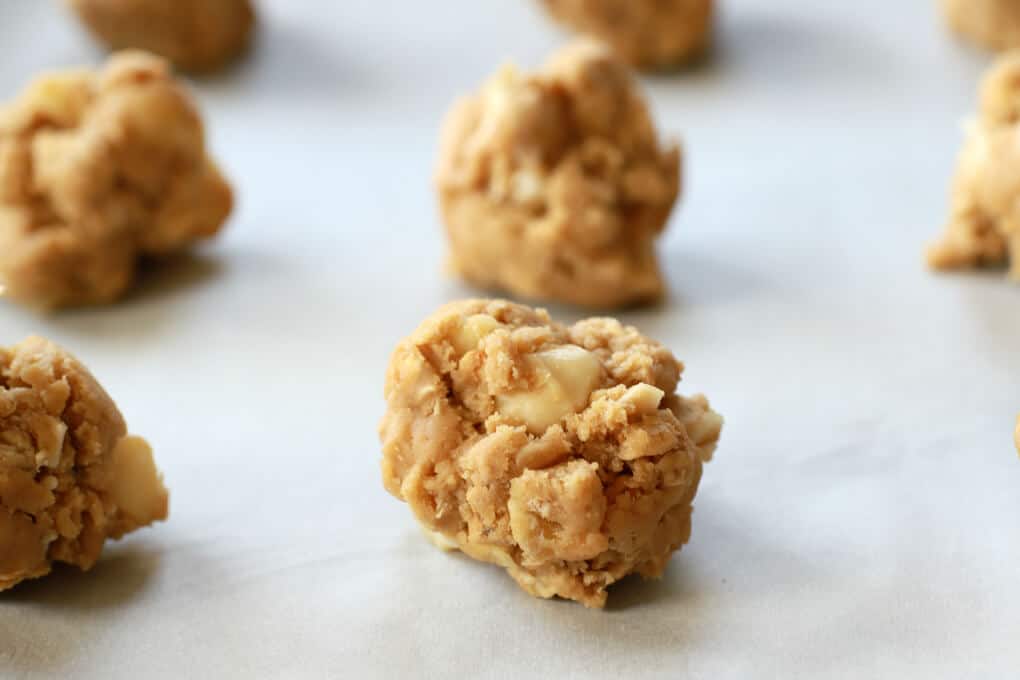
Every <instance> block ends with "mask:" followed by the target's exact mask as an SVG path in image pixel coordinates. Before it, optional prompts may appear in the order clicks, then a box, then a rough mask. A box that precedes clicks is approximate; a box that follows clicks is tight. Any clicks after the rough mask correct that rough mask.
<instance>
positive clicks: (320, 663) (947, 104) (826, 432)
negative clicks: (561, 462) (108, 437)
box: [0, 0, 1020, 679]
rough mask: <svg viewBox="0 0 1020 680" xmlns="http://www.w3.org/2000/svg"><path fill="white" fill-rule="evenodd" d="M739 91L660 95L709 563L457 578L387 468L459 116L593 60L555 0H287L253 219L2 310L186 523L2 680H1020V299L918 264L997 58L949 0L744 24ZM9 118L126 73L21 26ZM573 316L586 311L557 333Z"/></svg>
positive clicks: (43, 598) (16, 629)
mask: <svg viewBox="0 0 1020 680" xmlns="http://www.w3.org/2000/svg"><path fill="white" fill-rule="evenodd" d="M721 4H722V5H723V6H724V14H723V17H722V19H721V22H720V36H719V37H720V48H719V50H718V52H717V54H716V55H715V56H714V58H713V59H711V60H710V61H709V62H708V63H707V64H705V65H703V66H702V67H700V68H697V69H695V70H693V71H689V72H686V73H681V74H674V75H665V76H656V77H651V78H645V79H644V83H645V85H646V87H647V91H648V95H649V97H650V99H651V101H652V102H653V105H654V108H655V113H656V117H657V121H658V123H659V126H660V129H661V131H662V132H663V134H664V135H669V136H676V137H682V138H683V140H684V144H685V147H686V152H687V156H686V164H687V171H688V175H687V186H686V191H685V195H684V197H683V200H682V203H681V206H680V209H679V210H678V211H677V213H676V214H675V215H674V218H673V220H672V222H671V226H670V229H669V231H668V233H667V234H666V236H665V237H664V239H663V241H662V244H661V254H662V261H663V264H664V266H665V268H666V271H667V274H668V277H669V280H670V288H671V295H670V299H669V301H668V303H667V304H665V305H662V306H660V307H656V308H650V309H643V310H632V311H628V312H626V313H623V314H621V318H623V319H624V320H625V321H627V322H630V323H634V324H637V325H638V326H639V327H640V328H641V329H642V330H644V331H645V332H646V333H648V334H650V335H652V336H653V337H657V338H659V339H661V340H662V341H664V342H665V343H666V344H668V345H669V346H670V347H671V348H673V349H674V351H675V352H676V353H677V355H678V356H679V357H680V358H681V359H683V360H684V362H685V363H686V364H687V367H688V368H687V373H686V376H685V381H684V383H683V384H682V386H681V389H682V390H684V391H687V392H695V391H704V392H705V393H707V394H708V395H709V396H710V398H711V399H712V401H713V404H714V405H715V407H716V408H717V409H718V410H719V411H720V412H721V413H722V414H723V415H724V416H725V417H726V426H725V429H724V431H723V437H722V441H721V444H720V447H719V450H718V453H717V456H716V459H715V461H713V462H712V463H711V464H710V465H709V466H708V467H707V468H706V474H705V478H704V481H703V483H702V486H701V490H700V492H699V494H698V498H697V502H696V512H695V522H694V535H693V539H692V541H691V543H690V544H689V545H688V546H687V547H686V548H685V549H684V550H683V551H682V552H681V553H680V554H679V555H678V556H677V557H675V558H674V560H673V562H672V564H671V566H670V568H669V570H668V572H667V574H666V576H665V578H664V579H663V580H662V581H661V582H653V583H643V582H641V581H640V580H634V581H630V580H628V581H626V582H624V583H622V584H619V585H618V586H616V587H614V588H613V589H612V591H611V594H610V599H609V606H608V608H607V609H606V611H603V612H598V611H589V610H585V609H584V608H583V607H580V606H578V605H575V604H571V603H567V602H562V601H542V600H537V599H533V598H530V597H528V596H527V595H525V594H524V593H523V592H521V591H519V590H518V589H517V587H516V586H515V585H514V584H513V582H512V581H511V580H510V579H509V578H508V577H506V576H505V575H504V574H503V573H502V572H501V571H500V570H498V569H496V568H494V567H491V566H486V565H481V564H477V563H474V562H471V561H470V560H468V559H465V558H462V557H458V556H456V555H448V554H443V553H441V552H440V551H437V550H435V549H434V548H433V547H431V546H430V545H429V544H428V543H427V542H426V541H425V540H423V538H422V537H421V536H420V535H419V533H418V531H417V529H416V528H415V525H414V522H413V520H412V518H411V514H410V512H409V511H408V509H407V508H406V507H405V506H404V505H403V504H401V503H399V502H397V501H396V500H395V499H393V498H391V497H390V496H388V495H387V494H386V493H385V492H384V491H383V489H382V486H381V484H380V481H379V470H378V460H379V446H378V443H377V440H376V435H375V426H376V423H377V421H378V418H379V417H380V416H381V414H382V410H383V401H382V395H381V392H382V379H383V373H384V369H385V364H386V361H387V359H388V354H389V351H390V349H391V348H392V347H393V345H394V344H395V343H396V342H397V340H398V339H399V338H400V337H402V336H403V335H406V334H407V333H409V332H410V331H411V330H412V329H413V328H414V326H415V325H416V324H417V323H418V322H419V320H420V319H421V318H423V317H424V316H425V315H427V314H428V313H430V312H431V311H432V310H433V309H434V308H435V307H437V306H438V305H439V304H441V303H442V302H444V301H446V300H449V299H454V298H457V297H462V296H467V295H470V294H471V292H472V291H470V289H468V288H466V287H464V286H462V285H460V284H458V283H457V282H454V281H450V280H447V279H444V278H443V277H442V276H441V275H440V273H439V269H440V262H441V259H442V256H443V250H444V245H443V241H442V238H441V237H440V230H439V225H438V222H437V219H436V211H435V206H434V200H433V196H432V193H431V189H430V175H431V169H432V163H433V158H434V152H435V146H436V131H437V127H438V124H439V121H440V118H441V116H442V114H443V112H444V111H445V109H446V107H447V106H448V105H449V103H450V101H451V100H452V98H453V97H455V96H456V95H457V94H459V93H462V92H465V91H469V90H471V89H472V88H474V87H476V86H477V84H478V83H479V82H480V81H481V80H482V78H484V77H485V76H486V75H487V74H488V73H489V72H491V71H492V70H493V69H494V68H495V67H496V66H497V65H498V64H499V63H500V62H502V61H504V60H505V59H508V58H513V59H514V60H516V61H518V62H520V63H522V64H524V65H528V66H532V65H535V64H537V63H539V62H540V61H541V60H542V59H544V57H545V56H546V55H547V54H548V53H549V52H550V51H551V50H553V49H554V48H555V47H556V46H557V45H559V44H561V43H562V41H563V39H564V36H563V34H562V33H560V32H559V31H558V30H557V29H556V28H555V27H554V26H552V25H551V24H549V23H548V22H547V21H546V20H545V19H544V17H543V16H542V15H541V14H540V12H539V11H538V10H537V9H536V7H535V6H534V5H533V3H530V2H510V1H507V0H504V1H489V2H472V1H470V0H442V1H441V2H434V3H416V2H397V1H396V0H387V1H379V2H371V3H369V2H327V1H325V0H323V1H314V0H263V2H262V3H261V5H262V11H263V23H262V27H261V33H260V35H259V37H258V45H257V49H256V51H255V53H254V54H253V55H252V58H251V59H250V60H249V61H247V62H246V63H244V64H242V65H240V66H239V67H237V68H236V69H234V70H232V71H230V72H229V73H227V74H224V75H222V76H219V77H216V78H212V79H205V80H200V81H197V82H195V83H194V88H195V92H196V94H197V96H198V97H199V99H200V101H201V105H202V108H203V110H204V111H205V113H206V116H207V121H208V124H209V128H210V139H211V144H212V147H213V150H214V153H215V155H216V156H217V157H218V158H219V159H220V160H221V162H222V164H223V166H224V168H225V170H226V171H227V173H228V174H229V176H230V177H231V178H232V179H233V181H234V183H235V185H236V187H237V189H238V194H239V198H240V205H239V209H238V210H237V212H236V214H235V217H234V218H233V221H232V223H231V225H230V226H229V228H228V230H227V231H226V233H225V234H224V236H223V237H222V238H221V239H219V240H218V241H217V242H216V243H214V244H212V245H210V246H209V247H206V248H203V249H200V250H199V251H198V252H197V253H196V254H195V255H194V256H192V257H189V258H184V259H183V260H181V261H179V262H177V263H175V264H173V265H172V266H169V267H166V268H164V269H162V270H160V271H159V272H156V273H153V274H151V275H150V276H149V277H148V278H147V279H146V280H145V282H144V283H143V285H142V287H141V289H140V290H139V291H138V292H137V294H135V295H133V296H132V297H131V298H130V299H129V300H127V301H126V302H124V303H123V304H120V305H117V306H115V307H111V308H108V309H97V310H84V311H72V312H68V313H62V314H59V315H56V316H52V317H39V316H35V315H32V314H29V313H27V312H23V311H21V310H18V309H16V308H13V307H11V306H8V305H3V306H0V330H2V337H0V342H3V343H5V344H6V343H10V342H14V341H17V340H19V339H21V338H22V337H23V336H25V335H27V334H28V333H32V332H35V333H42V334H45V335H47V336H49V337H51V338H53V339H55V340H57V341H58V342H61V343H63V344H64V345H66V346H67V347H68V348H70V349H71V350H73V351H74V352H75V353H77V354H78V355H79V356H80V357H81V358H82V359H83V360H84V361H86V362H87V363H88V364H89V365H90V366H91V367H92V369H93V370H94V372H95V373H96V375H97V376H98V377H99V378H100V380H101V381H102V382H103V383H104V385H105V386H106V387H107V388H108V390H109V391H110V393H111V394H112V395H113V396H114V397H115V399H116V400H117V401H118V403H119V405H120V406H121V408H122V410H123V411H124V413H125V415H126V417H127V419H128V422H129V424H130V426H131V428H132V430H133V431H134V432H136V433H138V434H142V435H144V436H146V437H147V438H149V439H150V440H151V441H152V443H153V445H154V447H155V449H156V454H157V458H158V462H159V464H160V466H161V467H162V469H163V470H164V472H165V475H166V480H167V483H168V485H169V487H170V489H171V494H172V496H171V518H170V521H169V522H167V523H166V524H163V525H159V526H157V527H156V528H154V529H150V530H145V531H142V532H139V533H137V534H134V535H132V536H131V537H129V538H128V539H127V540H124V541H121V542H119V543H114V544H111V545H109V547H108V548H107V551H106V553H105V556H104V558H103V560H102V562H101V563H100V564H99V565H98V566H97V567H96V568H95V569H94V570H93V571H92V572H91V573H89V574H80V573H77V572H75V571H74V570H59V571H58V573H56V574H54V575H53V576H51V577H49V578H46V579H43V580H40V581H37V582H33V583H26V584H23V585H21V586H19V587H18V588H17V589H16V590H14V591H12V592H10V593H7V594H4V595H3V596H2V597H0V676H2V677H5V678H6V677H12V678H51V677H75V678H138V677H146V678H149V677H152V678H181V677H191V678H252V677H259V678H323V677H350V678H371V677H413V676H420V677H561V678H569V677H585V678H592V677H634V676H640V677H689V678H700V677H705V678H713V679H719V678H747V677H782V678H801V677H802V678H815V677H822V676H824V677H833V678H860V677H882V678H886V677H887V678H903V677H918V678H959V677H989V678H1004V677H1015V676H1016V674H1017V672H1018V669H1020V646H1018V645H1017V641H1018V640H1020V578H1018V577H1017V574H1018V565H1020V460H1018V459H1017V456H1016V452H1015V451H1014V450H1013V449H1012V445H1011V429H1012V424H1013V422H1014V418H1015V416H1016V414H1017V412H1018V411H1020V389H1018V376H1020V353H1018V352H1017V348H1018V342H1020V315H1018V313H1017V312H1018V310H1020V287H1017V286H1015V285H1011V284H1008V283H1006V282H1005V281H1004V280H1002V279H1001V276H1000V274H1001V273H981V274H963V275H953V276H934V275H931V274H930V273H928V272H926V271H925V270H924V269H923V268H922V266H921V248H922V246H923V244H924V243H925V242H926V241H927V240H929V239H931V238H933V237H934V236H935V235H936V234H937V232H938V231H939V229H940V228H941V224H942V221H943V219H944V217H945V214H946V203H947V201H946V188H947V185H948V182H949V179H950V176H951V173H952V169H953V164H954V159H955V155H956V152H957V150H958V148H959V144H960V141H961V135H960V131H959V122H960V120H961V118H962V117H964V116H965V115H966V114H968V112H970V111H971V110H972V109H973V108H974V105H975V95H974V89H975V86H976V81H977V78H978V77H979V75H980V73H981V72H982V70H983V68H984V66H985V65H986V64H987V63H988V58H987V56H986V55H982V54H980V53H978V52H976V51H973V50H969V49H967V48H965V47H961V46H960V45H958V44H956V43H955V42H954V41H953V40H952V39H951V38H950V37H949V36H947V34H946V33H945V31H944V30H943V27H942V26H941V24H940V23H939V20H938V17H937V13H936V7H935V4H936V3H934V2H927V1H922V0H909V1H903V2H887V1H885V0H862V1H861V2H854V3H820V2H815V1H814V0H730V1H729V2H722V3H721ZM0 50H2V52H0V55H2V58H0V95H2V97H3V98H4V99H6V98H9V97H10V96H12V94H13V93H14V92H15V91H16V90H18V89H19V88H20V87H21V86H22V85H23V84H24V83H25V82H26V81H27V80H28V79H29V78H30V77H31V75H32V74H34V73H35V72H37V71H39V70H41V69H46V68H52V67H59V66H63V65H68V64H80V63H85V64H93V63H97V62H98V61H99V60H100V59H101V55H100V53H99V52H98V51H97V50H96V49H95V48H94V46H93V45H92V44H91V43H90V42H89V41H88V39H87V38H86V37H85V36H84V35H83V34H82V32H81V31H80V30H79V29H78V27H77V26H75V24H74V23H73V21H71V20H70V19H69V17H68V16H66V15H65V14H64V12H63V11H62V10H61V8H60V5H59V3H55V2H53V3H51V2H34V1H32V0H3V2H2V3H0ZM551 311H553V313H554V314H556V315H559V316H561V317H562V318H564V319H566V320H572V319H575V318H578V317H579V312H578V311H577V310H573V309H569V308H557V307H553V308H552V309H551Z"/></svg>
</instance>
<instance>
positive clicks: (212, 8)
mask: <svg viewBox="0 0 1020 680" xmlns="http://www.w3.org/2000/svg"><path fill="white" fill-rule="evenodd" d="M68 1H69V3H70V5H71V7H72V8H73V9H74V11H75V12H76V13H77V14H78V16H79V17H80V18H81V20H82V22H83V23H84V24H85V25H86V26H87V27H88V28H89V30H90V31H91V32H92V33H93V35H95V36H96V38H98V39H99V40H100V41H102V42H103V43H104V44H106V45H107V47H109V48H110V49H111V50H122V49H131V48H135V49H143V50H147V51H149V52H153V53H155V54H158V55H160V56H162V57H165V58H167V59H169V60H170V61H172V62H173V63H174V64H175V65H176V66H177V67H179V68H181V69H184V70H186V71H194V72H207V71H213V70H216V69H219V68H221V67H223V66H224V65H226V64H227V63H228V62H230V61H232V60H233V59H234V58H236V57H237V56H238V55H240V54H241V53H242V52H243V51H244V50H245V49H246V48H247V47H248V43H249V42H250V40H251V36H252V32H253V29H254V27H255V10H254V8H253V6H252V3H251V0H68Z"/></svg>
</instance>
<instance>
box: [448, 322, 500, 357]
mask: <svg viewBox="0 0 1020 680" xmlns="http://www.w3.org/2000/svg"><path fill="white" fill-rule="evenodd" d="M501 325H502V324H500V323H499V322H498V321H496V320H495V319H494V318H492V317H491V316H489V315H488V314H474V315H472V316H469V317H468V318H466V319H464V323H463V324H462V325H461V327H460V329H459V330H458V331H457V334H456V335H455V336H454V338H453V345H454V348H455V349H456V350H457V352H458V353H460V354H462V355H463V354H467V353H468V352H470V351H472V350H475V349H477V348H478V343H479V342H481V341H482V338H484V337H485V336H486V335H488V334H489V333H491V332H492V331H494V330H496V329H497V328H499V327H500V326H501Z"/></svg>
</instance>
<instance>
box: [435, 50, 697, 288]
mask: <svg viewBox="0 0 1020 680" xmlns="http://www.w3.org/2000/svg"><path fill="white" fill-rule="evenodd" d="M436 184H437V189H438V194H439V204H440V210H441V213H442V217H443V221H444V223H445V225H446V231H447V235H448V236H449V241H450V264H451V266H452V268H453V269H454V270H455V271H456V272H457V273H458V274H460V275H461V276H463V277H464V278H465V279H467V280H468V281H470V282H471V283H473V284H475V285H477V286H479V287H481V288H485V289H492V290H501V291H508V292H510V293H512V294H514V295H517V296H520V297H523V298H527V299H534V300H555V301H560V302H567V303H572V304H578V305H583V306H588V307H598V308H611V307H619V306H622V305H626V304H631V303H637V302H645V301H650V300H655V299H658V298H659V297H661V296H662V294H663V290H664V285H663V281H662V276H661V274H660V272H659V265H658V261H657V258H656V255H655V240H656V238H657V237H658V235H659V234H660V232H661V231H662V230H663V229H664V228H665V226H666V222H667V220H668V218H669V215H670V212H671V211H672V209H673V204H674V202H675V201H676V198H677V196H678V194H679V190H680V151H679V149H678V148H677V147H676V146H674V145H666V146H664V147H662V146H660V145H659V142H658V139H657V135H656V131H655V127H654V125H653V124H652V119H651V116H650V114H649V111H648V106H647V105H646V104H645V101H644V99H643V98H642V97H641V94H640V92H639V90H638V86H637V84H636V83H635V81H634V80H633V78H632V77H631V75H630V72H629V70H628V68H627V67H626V66H625V65H624V64H623V63H622V62H620V61H619V60H618V59H617V58H615V57H614V56H613V55H612V53H611V52H609V51H608V50H607V49H605V48H604V47H602V46H600V45H597V44H595V43H593V42H591V41H579V42H577V43H575V44H573V45H570V46H568V47H566V48H565V49H563V50H561V51H560V52H558V53H557V54H555V55H554V56H553V57H552V58H551V59H550V60H549V62H548V63H547V64H546V65H545V66H544V67H543V68H541V69H540V70H539V71H538V72H536V73H534V74H526V73H522V72H520V71H518V70H517V69H515V68H513V67H510V66H508V67H505V68H503V69H502V70H501V71H499V72H498V73H497V74H496V75H494V76H493V77H492V78H491V79H490V80H489V81H488V82H487V83H486V84H485V85H484V86H483V87H482V89H481V91H480V92H478V93H477V94H474V95H472V96H469V97H466V98H464V99H462V100H461V101H459V102H458V103H457V104H456V105H455V106H454V108H453V110H452V111H451V112H450V113H449V114H448V116H447V119H446V122H445V126H444V131H443V137H442V141H441V144H440V156H439V163H438V169H437V173H436Z"/></svg>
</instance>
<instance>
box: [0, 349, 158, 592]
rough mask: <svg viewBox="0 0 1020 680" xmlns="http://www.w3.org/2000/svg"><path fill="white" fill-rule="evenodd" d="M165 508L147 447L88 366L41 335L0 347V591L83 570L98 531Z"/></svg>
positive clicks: (146, 519) (93, 556) (95, 552)
mask: <svg viewBox="0 0 1020 680" xmlns="http://www.w3.org/2000/svg"><path fill="white" fill-rule="evenodd" d="M166 516H167V492H166V489H165V488H163V482H162V480H161V478H160V475H159V472H158V471H157V470H156V467H155V464H154V463H153V460H152V450H151V449H150V448H149V445H148V444H146V443H145V440H144V439H140V438H139V437H132V436H128V435H127V431H126V428H125V425H124V419H123V417H121V414H120V411H118V410H117V407H116V406H115V405H114V403H113V402H112V401H111V400H110V397H109V396H107V394H106V392H104V391H103V388H102V387H100V386H99V384H98V383H97V382H96V381H95V379H94V378H93V377H92V375H91V374H89V372H88V370H87V369H86V368H85V367H84V366H82V365H81V364H80V363H78V361H77V360H76V359H75V358H74V357H72V356H71V355H70V354H68V353H67V352H65V351H64V350H62V349H61V348H59V347H57V346H56V345H54V344H53V343H51V342H49V341H47V340H44V339H42V338H29V339H28V340H25V341H24V342H22V343H21V344H19V345H15V346H14V347H10V348H4V347H0V590H5V589H7V588H10V587H11V586H14V585H16V584H17V583H19V582H21V581H23V580H25V579H29V578H36V577H38V576H43V575H44V574H47V573H49V571H50V568H51V567H52V565H53V563H54V562H66V563H68V564H74V565H77V566H78V567H80V568H81V569H86V570H87V569H90V568H91V567H92V565H94V564H95V563H96V560H98V559H99V553H100V552H101V551H102V549H103V542H104V541H105V540H106V539H107V538H120V537H121V536H123V535H124V534H126V533H128V532H130V531H134V530H135V529H137V528H139V527H143V526H146V525H148V524H151V523H152V522H154V521H156V520H162V519H166Z"/></svg>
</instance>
